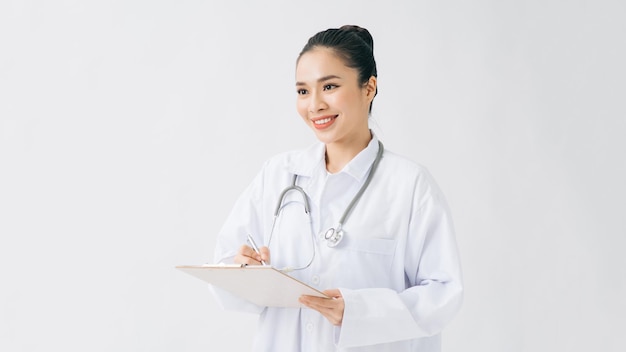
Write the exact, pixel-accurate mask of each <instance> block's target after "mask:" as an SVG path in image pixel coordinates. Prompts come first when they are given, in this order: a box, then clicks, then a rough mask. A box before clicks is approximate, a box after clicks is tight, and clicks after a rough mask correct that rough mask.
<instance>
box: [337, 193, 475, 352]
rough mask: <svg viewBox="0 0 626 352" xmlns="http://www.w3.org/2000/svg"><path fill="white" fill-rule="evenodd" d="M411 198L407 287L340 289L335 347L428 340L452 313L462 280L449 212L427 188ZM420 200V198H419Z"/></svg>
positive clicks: (457, 303)
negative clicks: (340, 318)
mask: <svg viewBox="0 0 626 352" xmlns="http://www.w3.org/2000/svg"><path fill="white" fill-rule="evenodd" d="M420 198H422V197H414V204H413V209H415V210H412V215H411V220H410V223H409V233H408V240H407V248H405V249H404V250H405V264H404V271H405V275H406V280H407V284H408V286H409V287H408V288H407V289H405V290H404V291H402V292H396V291H394V290H392V289H389V288H371V289H358V290H348V289H341V293H342V296H343V298H344V302H345V310H344V317H343V322H342V325H341V327H338V328H336V329H337V330H336V332H335V337H336V339H335V342H336V344H337V345H338V347H340V348H347V347H356V346H365V345H374V344H380V343H389V342H393V341H399V340H405V339H414V338H420V337H425V336H432V335H435V334H438V333H440V332H441V330H442V329H443V328H444V326H445V325H446V324H447V323H448V322H449V321H450V320H451V319H452V318H453V317H454V315H455V314H456V313H457V312H458V310H459V309H460V306H461V302H462V292H463V288H462V278H461V267H460V260H459V254H458V249H457V245H456V240H455V234H454V228H453V223H452V220H451V216H450V211H449V209H448V206H447V204H446V201H445V199H444V197H443V195H442V194H441V193H440V192H439V190H438V188H437V186H436V185H435V184H434V183H432V184H431V185H430V186H429V187H428V191H427V192H426V193H425V200H424V201H423V202H419V201H418V199H420ZM422 199H424V198H422Z"/></svg>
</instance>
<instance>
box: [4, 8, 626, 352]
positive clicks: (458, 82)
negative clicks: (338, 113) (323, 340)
mask: <svg viewBox="0 0 626 352" xmlns="http://www.w3.org/2000/svg"><path fill="white" fill-rule="evenodd" d="M625 18H626V5H625V3H624V2H623V1H617V0H616V1H608V0H606V1H582V0H572V1H557V0H542V1H539V0H534V1H507V0H505V1H502V0H492V1H489V0H478V1H471V2H470V1H409V0H406V1H397V2H385V1H372V2H367V1H362V0H361V1H356V0H355V1H344V2H338V1H316V2H295V1H264V2H260V1H258V2H255V1H200V0H177V1H173V0H172V1H163V0H160V1H154V0H152V1H147V0H144V1H140V0H130V1H128V0H126V1H77V0H74V1H73V0H66V1H54V2H51V1H34V0H33V1H28V0H26V1H1V2H0V241H1V242H0V280H1V281H0V287H1V288H0V350H2V351H28V352H31V351H151V352H152V351H177V352H181V351H220V350H231V351H244V350H247V349H249V347H250V346H251V343H252V335H253V333H254V330H255V317H254V316H250V315H244V314H238V313H230V312H224V311H222V310H221V309H220V308H219V307H218V306H217V304H216V302H215V301H214V300H213V297H212V296H210V294H209V292H208V290H207V287H206V285H205V284H203V283H202V282H201V281H199V280H197V279H194V278H192V277H191V276H188V275H186V274H184V273H182V272H179V271H177V270H175V269H174V267H175V266H176V265H181V264H200V263H204V262H207V261H210V260H211V258H212V254H213V247H214V243H215V234H216V232H217V231H218V229H219V228H220V226H221V224H222V222H223V220H224V219H225V217H226V214H227V212H228V211H229V210H230V207H231V206H232V204H233V202H234V200H235V198H236V197H237V196H238V195H239V193H240V192H241V191H242V190H243V188H244V187H245V186H246V185H247V184H248V182H249V181H250V180H251V179H252V177H253V176H254V174H255V173H256V172H257V170H258V169H259V167H260V166H261V164H262V163H263V161H265V159H267V158H268V157H270V156H272V155H274V154H275V153H278V152H281V151H284V150H289V149H294V148H300V147H304V146H307V145H309V144H310V143H312V142H313V141H314V137H313V135H312V133H311V132H310V131H308V129H307V128H306V127H305V126H304V124H303V123H302V122H301V121H300V119H299V117H298V115H297V113H296V111H295V93H294V88H293V81H294V76H293V75H294V64H295V59H296V56H297V54H298V53H299V51H300V49H301V48H302V46H303V45H304V44H305V42H306V40H307V39H308V38H309V36H311V35H313V34H314V33H315V32H317V31H319V30H323V29H326V28H330V27H337V26H340V25H343V24H359V25H362V26H364V27H366V28H368V29H369V30H370V31H371V33H372V34H373V36H374V39H375V54H376V58H377V62H378V66H379V67H378V69H379V75H380V77H379V95H378V97H377V98H376V100H375V102H374V111H373V124H372V127H373V128H374V130H375V131H376V132H377V133H378V134H379V136H380V137H381V139H382V140H383V141H384V142H385V145H386V146H387V147H388V148H389V149H391V150H393V151H395V152H398V153H401V154H404V155H406V156H408V157H410V158H412V159H414V160H416V161H418V162H420V163H422V164H424V165H426V166H427V167H428V168H429V169H430V170H431V172H432V173H433V175H434V176H435V178H436V179H437V180H438V182H439V183H440V185H441V187H442V188H443V190H444V192H445V193H446V195H447V197H448V199H449V201H450V204H451V207H452V210H453V213H454V216H455V222H456V226H457V232H458V241H459V247H460V250H461V254H462V260H463V267H464V273H465V281H466V283H465V284H466V295H465V302H464V306H463V308H462V310H461V312H460V314H459V315H458V317H457V318H456V319H455V320H454V321H453V323H452V324H451V325H450V326H449V327H448V328H447V329H446V331H445V332H444V351H446V352H453V351H488V352H491V351H492V352H502V351H581V352H582V351H603V352H611V351H624V350H626V334H624V333H623V331H622V330H623V328H624V327H625V326H626V300H625V299H624V297H626V259H624V258H625V257H624V255H623V252H624V249H625V245H626V240H625V238H626V237H625V236H626V220H625V219H626V215H625V214H626V186H625V183H624V180H626V161H625V160H626V142H625V139H626V138H625V137H626V108H625V103H624V102H625V98H626V84H625V83H624V82H626V69H625V65H624V63H625V62H626V35H625V33H626V21H625V20H624V19H625Z"/></svg>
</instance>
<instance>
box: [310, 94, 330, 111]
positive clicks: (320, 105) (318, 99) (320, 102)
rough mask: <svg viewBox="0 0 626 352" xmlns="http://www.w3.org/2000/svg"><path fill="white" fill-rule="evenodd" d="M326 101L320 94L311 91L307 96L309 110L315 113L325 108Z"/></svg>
mask: <svg viewBox="0 0 626 352" xmlns="http://www.w3.org/2000/svg"><path fill="white" fill-rule="evenodd" d="M326 107H327V106H326V103H325V102H324V98H323V97H322V96H321V94H319V93H317V92H312V93H311V95H310V98H309V112H311V113H316V112H318V111H321V110H324V109H325V108H326Z"/></svg>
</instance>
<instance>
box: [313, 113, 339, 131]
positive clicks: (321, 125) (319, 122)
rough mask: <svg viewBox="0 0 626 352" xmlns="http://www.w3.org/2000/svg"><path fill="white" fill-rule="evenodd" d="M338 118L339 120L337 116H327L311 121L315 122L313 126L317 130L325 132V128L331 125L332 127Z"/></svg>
mask: <svg viewBox="0 0 626 352" xmlns="http://www.w3.org/2000/svg"><path fill="white" fill-rule="evenodd" d="M336 118H337V115H327V116H320V117H316V118H312V119H311V121H312V122H313V126H314V127H315V128H316V129H318V130H323V129H325V128H328V127H329V126H330V125H332V124H333V123H334V122H335V119H336Z"/></svg>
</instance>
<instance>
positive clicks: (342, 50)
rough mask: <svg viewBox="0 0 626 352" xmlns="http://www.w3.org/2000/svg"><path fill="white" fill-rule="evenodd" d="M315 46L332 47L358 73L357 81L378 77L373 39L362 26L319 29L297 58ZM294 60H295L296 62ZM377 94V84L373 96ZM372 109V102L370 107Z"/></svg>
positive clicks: (362, 81)
mask: <svg viewBox="0 0 626 352" xmlns="http://www.w3.org/2000/svg"><path fill="white" fill-rule="evenodd" d="M316 47H325V48H329V49H332V50H333V51H334V52H335V54H337V55H338V56H339V57H340V58H341V59H342V60H343V61H344V63H345V64H346V66H348V67H351V68H354V69H356V70H357V71H358V73H359V83H360V84H362V85H363V84H365V83H367V81H368V80H369V79H370V77H372V76H374V77H378V72H377V71H376V60H374V39H373V38H372V35H371V34H370V32H369V31H368V30H367V29H365V28H362V27H359V26H354V25H345V26H341V27H340V28H330V29H327V30H325V31H321V32H319V33H317V34H315V35H314V36H312V37H311V38H309V41H308V42H307V43H306V45H305V46H304V48H303V49H302V51H301V52H300V55H298V60H297V61H300V57H302V55H303V54H304V53H306V52H308V51H310V50H312V49H314V48H316ZM297 61H296V62H297ZM376 94H378V86H377V88H376V92H374V96H376ZM369 111H370V112H371V111H372V104H371V103H370V109H369Z"/></svg>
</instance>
